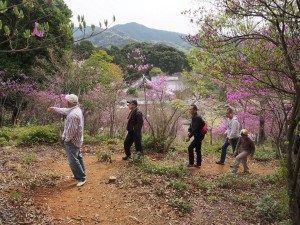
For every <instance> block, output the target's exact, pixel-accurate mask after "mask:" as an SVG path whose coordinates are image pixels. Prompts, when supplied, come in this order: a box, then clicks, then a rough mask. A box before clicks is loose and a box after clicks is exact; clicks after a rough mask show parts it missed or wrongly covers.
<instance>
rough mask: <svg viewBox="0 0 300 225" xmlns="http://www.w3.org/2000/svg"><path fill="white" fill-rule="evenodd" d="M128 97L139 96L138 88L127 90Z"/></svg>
mask: <svg viewBox="0 0 300 225" xmlns="http://www.w3.org/2000/svg"><path fill="white" fill-rule="evenodd" d="M127 94H128V95H136V94H137V88H129V89H128V90H127Z"/></svg>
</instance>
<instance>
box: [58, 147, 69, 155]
mask: <svg viewBox="0 0 300 225" xmlns="http://www.w3.org/2000/svg"><path fill="white" fill-rule="evenodd" d="M57 152H58V154H60V155H61V156H67V153H66V151H65V149H64V148H58V149H57Z"/></svg>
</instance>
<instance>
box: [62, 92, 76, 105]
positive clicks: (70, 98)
mask: <svg viewBox="0 0 300 225" xmlns="http://www.w3.org/2000/svg"><path fill="white" fill-rule="evenodd" d="M65 98H66V100H67V101H68V102H70V103H73V104H77V103H78V97H77V95H74V94H70V95H66V97H65Z"/></svg>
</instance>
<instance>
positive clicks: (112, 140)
mask: <svg viewBox="0 0 300 225" xmlns="http://www.w3.org/2000/svg"><path fill="white" fill-rule="evenodd" d="M105 142H106V144H107V145H117V144H118V143H119V139H117V138H109V139H107V140H106V141H105Z"/></svg>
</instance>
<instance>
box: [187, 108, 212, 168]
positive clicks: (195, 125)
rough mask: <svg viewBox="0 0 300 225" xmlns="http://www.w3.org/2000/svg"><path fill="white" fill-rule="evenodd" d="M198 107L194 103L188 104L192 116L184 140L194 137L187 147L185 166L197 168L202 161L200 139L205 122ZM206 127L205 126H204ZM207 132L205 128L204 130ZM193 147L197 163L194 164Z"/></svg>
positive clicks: (202, 136) (202, 135)
mask: <svg viewBox="0 0 300 225" xmlns="http://www.w3.org/2000/svg"><path fill="white" fill-rule="evenodd" d="M197 111H198V108H197V106H196V105H190V107H189V113H190V114H191V116H192V122H191V124H190V127H189V129H188V136H187V138H186V142H189V141H190V139H191V138H192V137H194V139H193V141H192V142H191V144H190V145H189V147H188V153H189V162H188V163H187V164H186V167H196V168H199V167H200V166H201V163H202V156H201V145H202V140H203V139H204V136H205V134H204V133H205V131H204V132H202V130H203V128H204V127H205V124H206V123H205V122H204V120H203V119H202V117H201V116H200V115H199V114H198V113H197ZM206 128H207V126H206ZM206 132H207V130H206ZM194 149H195V151H196V155H197V163H196V164H194Z"/></svg>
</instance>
